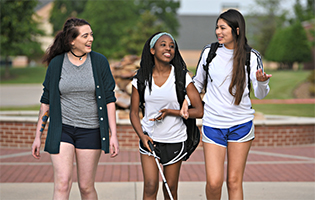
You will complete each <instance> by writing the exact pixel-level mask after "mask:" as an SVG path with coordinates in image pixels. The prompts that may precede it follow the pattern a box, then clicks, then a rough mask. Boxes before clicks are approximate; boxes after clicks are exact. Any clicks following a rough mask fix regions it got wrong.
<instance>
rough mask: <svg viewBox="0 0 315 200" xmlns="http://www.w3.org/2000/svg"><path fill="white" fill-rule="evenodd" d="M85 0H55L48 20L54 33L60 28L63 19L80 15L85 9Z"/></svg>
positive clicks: (63, 21)
mask: <svg viewBox="0 0 315 200" xmlns="http://www.w3.org/2000/svg"><path fill="white" fill-rule="evenodd" d="M86 2H87V1H69V0H58V1H56V0H55V1H54V6H53V8H52V10H51V15H50V19H49V22H50V23H51V24H52V25H53V34H56V33H57V32H58V31H59V30H61V29H62V27H63V25H64V23H65V21H66V20H67V19H68V18H69V17H77V16H78V15H80V14H81V13H82V12H83V11H84V9H85V4H86Z"/></svg>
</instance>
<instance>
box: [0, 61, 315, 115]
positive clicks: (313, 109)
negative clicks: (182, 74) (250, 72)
mask: <svg viewBox="0 0 315 200" xmlns="http://www.w3.org/2000/svg"><path fill="white" fill-rule="evenodd" d="M191 71H194V69H193V68H191ZM10 73H11V75H12V76H13V77H14V78H12V79H9V80H5V79H3V74H4V69H3V68H1V69H0V76H1V81H0V84H25V83H38V84H41V83H42V82H43V81H44V78H45V73H46V68H45V67H40V66H38V67H28V68H11V69H10ZM266 73H268V74H272V78H271V79H270V82H269V85H270V88H271V90H270V93H269V94H268V95H267V97H266V98H265V99H292V98H294V95H293V91H294V89H295V88H297V86H298V85H299V84H301V83H303V82H305V81H307V77H308V76H309V74H310V71H303V70H299V71H292V70H287V71H285V70H282V71H267V70H266ZM251 98H252V99H255V97H254V95H253V94H251ZM253 108H254V109H255V110H256V111H257V112H262V113H264V114H272V115H291V116H304V117H315V105H313V104H283V105H282V104H257V105H253ZM0 110H38V107H19V108H17V107H10V108H3V107H2V108H0Z"/></svg>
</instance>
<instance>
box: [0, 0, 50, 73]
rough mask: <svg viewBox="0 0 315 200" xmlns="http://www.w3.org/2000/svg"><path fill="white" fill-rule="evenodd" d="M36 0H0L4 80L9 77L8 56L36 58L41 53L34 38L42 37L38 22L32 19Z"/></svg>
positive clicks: (38, 44)
mask: <svg viewBox="0 0 315 200" xmlns="http://www.w3.org/2000/svg"><path fill="white" fill-rule="evenodd" d="M36 5H37V0H29V1H9V0H1V1H0V7H1V13H0V19H1V20H0V21H1V37H0V44H1V48H0V49H1V51H0V55H1V56H3V57H4V58H5V61H6V66H5V78H9V77H10V73H9V56H16V55H26V56H36V55H41V54H42V53H43V52H42V50H41V48H40V43H39V42H37V41H36V36H40V35H43V34H44V33H43V31H41V30H40V29H38V22H36V21H35V20H34V18H33V16H34V8H35V6H36Z"/></svg>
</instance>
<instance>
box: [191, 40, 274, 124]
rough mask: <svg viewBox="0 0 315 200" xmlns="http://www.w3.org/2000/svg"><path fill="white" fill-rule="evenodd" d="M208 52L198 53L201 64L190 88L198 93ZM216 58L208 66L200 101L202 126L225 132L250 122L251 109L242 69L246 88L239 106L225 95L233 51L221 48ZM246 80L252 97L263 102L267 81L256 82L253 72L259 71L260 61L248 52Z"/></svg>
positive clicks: (252, 53) (252, 115)
mask: <svg viewBox="0 0 315 200" xmlns="http://www.w3.org/2000/svg"><path fill="white" fill-rule="evenodd" d="M209 51H210V48H209V47H208V48H207V47H206V48H205V49H204V51H203V53H202V57H201V60H200V62H199V65H198V69H197V72H196V76H195V77H194V84H195V86H196V88H197V90H198V91H199V92H200V91H201V90H202V89H203V85H204V80H205V76H206V72H205V70H204V69H203V65H204V64H206V59H207V57H208V53H209ZM216 54H217V55H216V56H215V57H214V58H213V60H212V62H211V63H210V65H209V75H210V76H211V78H212V80H213V81H212V82H211V80H210V79H209V77H207V78H208V84H207V91H206V94H205V96H204V98H203V101H204V102H205V105H204V115H203V125H205V126H211V127H215V128H229V127H232V126H235V125H238V124H242V123H245V122H248V121H250V120H252V119H253V118H254V113H255V111H254V109H252V108H251V101H250V98H249V96H248V93H249V91H248V87H247V84H248V80H247V79H248V75H247V70H246V66H244V67H245V71H246V76H245V77H246V81H245V83H246V87H245V90H244V93H243V96H242V100H241V102H240V104H239V105H234V97H233V96H232V95H231V94H230V93H229V86H230V83H231V79H232V69H233V50H230V49H227V48H225V47H224V45H223V46H222V47H219V48H218V49H217V51H216ZM250 58H251V59H250V68H251V69H250V79H251V82H252V84H253V89H254V93H255V96H256V97H257V98H259V99H262V98H264V97H265V96H266V95H267V94H268V92H269V90H270V89H269V86H268V83H269V79H268V80H267V81H264V82H259V81H257V79H256V71H257V70H258V69H262V68H263V65H262V61H261V57H260V55H259V53H258V52H257V51H256V50H254V49H252V51H251V56H250Z"/></svg>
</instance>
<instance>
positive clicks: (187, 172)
mask: <svg viewBox="0 0 315 200" xmlns="http://www.w3.org/2000/svg"><path fill="white" fill-rule="evenodd" d="M41 155H42V157H41V159H40V160H36V159H34V158H33V157H32V156H31V154H30V150H14V149H0V171H1V175H0V182H1V183H21V182H53V168H52V165H51V161H50V156H49V154H48V153H45V152H42V154H41ZM205 178H206V176H205V167H204V158H203V150H202V149H198V150H196V151H195V152H194V153H193V155H192V156H191V157H190V159H189V160H188V161H186V162H183V165H182V168H181V174H180V181H205ZM74 181H77V178H76V171H75V170H74ZM113 181H114V182H136V181H143V178H142V169H141V164H140V157H139V153H138V151H137V150H122V151H121V152H120V155H119V156H118V157H116V158H110V157H109V155H105V154H102V156H101V159H100V162H99V166H98V169H97V175H96V182H113ZM244 181H276V182H280V181H286V182H287V181H289V182H290V181H292V182H293V181H294V182H299V181H301V182H302V181H304V182H305V181H306V182H307V181H313V182H314V181H315V144H313V145H307V146H294V147H277V148H267V147H264V148H262V147H261V148H260V147H259V148H258V147H256V148H252V149H251V151H250V154H249V156H248V161H247V165H246V169H245V175H244Z"/></svg>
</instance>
